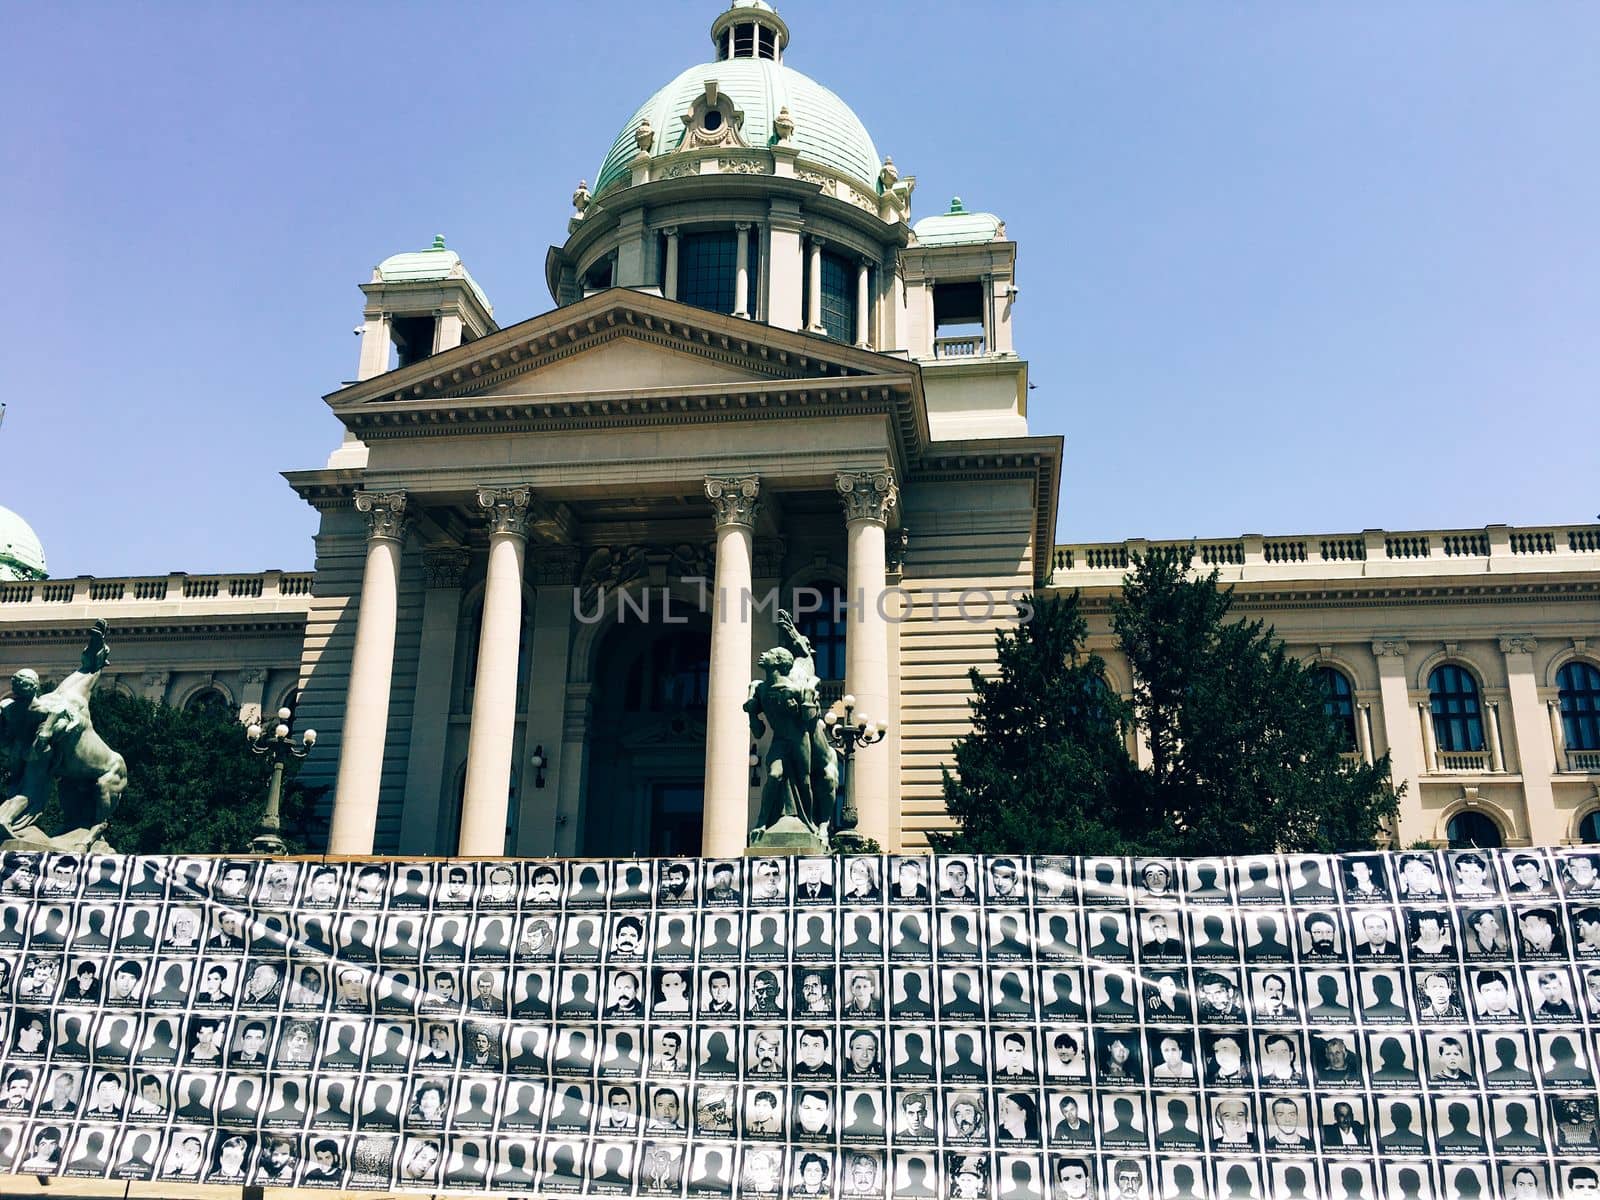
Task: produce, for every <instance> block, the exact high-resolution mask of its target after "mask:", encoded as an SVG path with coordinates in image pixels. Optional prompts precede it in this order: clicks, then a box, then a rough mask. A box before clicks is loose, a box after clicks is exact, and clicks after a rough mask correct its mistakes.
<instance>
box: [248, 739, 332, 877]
mask: <svg viewBox="0 0 1600 1200" xmlns="http://www.w3.org/2000/svg"><path fill="white" fill-rule="evenodd" d="M293 716H294V714H293V713H292V712H290V711H289V710H288V709H287V708H280V709H279V710H278V723H277V725H275V726H274V727H273V730H272V736H271V737H270V738H268V739H267V740H266V741H262V740H261V733H262V729H261V726H260V724H259V723H257V724H254V725H252V726H250V728H249V729H247V730H245V737H247V738H249V739H250V751H251V753H252V754H270V755H271V756H272V786H271V787H270V788H269V789H268V790H267V811H266V812H265V813H263V814H262V816H261V827H260V829H259V830H257V831H256V836H255V837H253V838H252V839H250V848H251V849H252V850H254V851H255V852H256V853H257V854H284V853H287V851H288V849H289V847H288V846H286V845H284V841H283V827H282V823H281V821H280V819H279V814H278V807H279V802H280V801H281V800H282V798H283V766H284V764H285V763H287V762H289V761H290V760H291V759H293V760H295V761H299V760H300V759H302V758H304V757H305V756H306V755H308V754H310V753H311V747H313V746H315V745H316V744H317V731H316V730H315V729H308V730H306V731H305V733H304V734H302V735H301V738H300V743H301V744H300V745H298V746H297V745H295V744H294V742H292V741H290V740H289V720H290V718H292V717H293Z"/></svg>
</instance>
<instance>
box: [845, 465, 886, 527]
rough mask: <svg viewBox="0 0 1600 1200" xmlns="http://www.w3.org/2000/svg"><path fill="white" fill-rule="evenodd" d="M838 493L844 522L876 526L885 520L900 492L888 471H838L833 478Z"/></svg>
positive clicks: (884, 522)
mask: <svg viewBox="0 0 1600 1200" xmlns="http://www.w3.org/2000/svg"><path fill="white" fill-rule="evenodd" d="M833 482H834V486H835V487H836V488H838V490H839V502H840V503H841V504H843V505H844V519H845V520H846V521H847V522H849V521H877V522H878V523H879V524H880V525H881V524H886V523H887V522H888V520H889V511H890V510H891V509H893V508H894V506H895V505H896V504H898V503H899V502H900V489H899V488H898V487H896V486H895V482H894V475H893V473H892V472H889V471H865V472H851V471H840V472H839V473H838V474H837V475H835V476H834V477H833Z"/></svg>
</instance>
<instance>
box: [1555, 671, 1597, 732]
mask: <svg viewBox="0 0 1600 1200" xmlns="http://www.w3.org/2000/svg"><path fill="white" fill-rule="evenodd" d="M1556 689H1557V692H1558V693H1559V696H1560V704H1561V736H1562V739H1563V740H1564V741H1565V742H1566V744H1567V749H1568V750H1600V667H1597V666H1595V665H1594V664H1593V663H1591V662H1584V661H1583V660H1582V659H1573V660H1572V661H1571V662H1569V663H1568V664H1567V665H1566V666H1564V667H1562V668H1561V670H1560V671H1558V672H1556Z"/></svg>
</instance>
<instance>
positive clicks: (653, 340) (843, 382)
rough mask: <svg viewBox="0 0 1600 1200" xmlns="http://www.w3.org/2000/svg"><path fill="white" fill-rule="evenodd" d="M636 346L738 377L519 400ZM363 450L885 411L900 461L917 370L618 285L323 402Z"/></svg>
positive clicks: (916, 449) (921, 418) (919, 406)
mask: <svg viewBox="0 0 1600 1200" xmlns="http://www.w3.org/2000/svg"><path fill="white" fill-rule="evenodd" d="M624 338H626V339H632V340H634V341H636V342H639V343H643V344H646V345H651V346H655V347H659V348H661V349H662V350H663V351H665V352H670V353H673V354H678V355H687V356H690V357H693V358H699V359H703V360H705V361H707V362H708V363H714V364H717V366H718V368H719V369H720V370H721V371H722V372H724V373H730V372H728V368H733V372H731V373H733V374H738V375H742V376H745V377H744V378H734V379H728V380H724V381H721V382H716V383H706V384H696V385H689V386H684V385H671V386H665V387H643V388H641V387H629V388H626V389H619V390H614V391H604V390H599V391H597V390H590V391H583V392H556V393H551V392H540V391H537V390H536V389H533V388H530V389H529V390H528V391H527V392H526V393H519V391H518V390H517V388H516V382H517V380H518V379H519V378H522V377H528V378H529V379H530V382H531V379H532V377H533V376H534V375H535V374H536V373H537V372H538V371H539V370H540V369H542V368H545V367H549V366H551V365H552V364H554V363H558V362H561V361H562V360H564V359H567V358H571V357H574V356H577V355H580V354H584V353H587V352H591V351H594V350H597V349H599V348H601V347H603V346H605V345H606V344H607V343H611V342H615V341H617V340H619V339H624ZM325 399H326V401H327V403H328V406H329V407H330V408H331V409H332V410H333V412H334V414H335V415H336V416H338V417H339V419H340V420H341V421H342V422H343V423H344V424H345V425H346V427H348V428H349V429H350V430H351V432H353V433H354V434H355V435H356V436H357V437H360V438H362V439H363V440H371V439H382V438H393V437H419V436H429V435H440V434H450V433H464V432H489V431H493V432H521V431H533V430H567V429H588V428H595V427H603V426H608V425H611V426H615V425H632V424H650V423H656V422H675V423H680V424H681V423H684V422H717V421H734V420H750V419H756V420H761V419H775V418H795V417H807V416H837V415H840V414H842V413H846V412H849V413H857V414H861V413H882V414H884V415H886V416H889V417H890V418H891V420H892V422H893V424H894V425H895V427H896V428H897V430H898V432H899V440H900V448H901V451H902V454H903V456H904V459H905V460H906V461H908V462H909V461H914V460H915V459H917V458H918V457H920V455H921V453H922V451H923V449H924V448H925V447H926V446H927V444H928V440H929V437H928V423H927V413H926V409H925V406H924V404H923V401H922V380H921V374H920V371H919V370H918V368H917V366H916V365H915V364H914V363H911V362H908V361H906V360H904V359H900V358H895V357H892V356H890V355H885V354H878V353H876V352H874V351H870V350H861V349H858V348H856V347H853V346H845V345H841V344H839V343H836V342H830V341H827V340H825V339H822V338H818V337H814V336H812V335H809V334H799V333H794V332H791V331H788V330H782V329H775V328H773V327H771V326H768V325H760V324H754V323H752V322H750V321H746V320H742V319H739V318H736V317H729V316H725V315H723V314H721V313H714V312H710V311H707V310H703V309H697V308H692V307H689V306H688V305H683V304H679V303H677V302H675V301H671V300H664V299H661V298H660V297H657V296H651V295H648V294H646V293H642V292H635V291H631V290H628V289H624V288H618V289H612V290H611V291H607V292H602V293H600V294H598V295H595V296H591V297H589V298H588V299H586V300H582V301H580V302H579V303H577V304H570V305H567V306H565V307H564V308H559V309H555V310H553V311H551V312H548V313H545V314H543V315H542V316H538V317H533V318H530V319H529V320H527V321H523V322H521V323H520V324H517V325H513V326H511V327H510V328H508V329H503V330H500V331H498V332H496V333H493V334H490V335H489V336H487V337H484V338H481V339H479V340H478V341H475V342H470V343H468V344H467V345H465V346H459V347H457V348H455V349H453V350H448V351H445V352H444V353H442V354H436V355H434V356H433V357H431V358H428V359H426V360H424V361H423V362H420V363H416V364H413V365H412V366H409V367H403V368H399V369H397V370H394V371H390V372H387V373H386V374H383V375H379V376H377V377H375V378H373V379H368V380H364V381H362V382H361V383H356V384H351V385H350V386H349V387H346V388H342V389H340V390H339V391H337V392H333V393H331V394H329V395H328V396H327V397H325Z"/></svg>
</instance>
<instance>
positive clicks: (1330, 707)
mask: <svg viewBox="0 0 1600 1200" xmlns="http://www.w3.org/2000/svg"><path fill="white" fill-rule="evenodd" d="M1317 678H1318V680H1319V681H1320V682H1321V684H1322V694H1323V700H1322V711H1323V712H1325V713H1327V714H1328V720H1329V721H1331V722H1333V724H1334V725H1335V726H1336V727H1337V728H1338V730H1339V741H1340V744H1341V745H1342V746H1343V747H1344V749H1346V750H1354V749H1355V748H1356V705H1355V696H1354V694H1353V693H1352V692H1351V690H1350V681H1349V680H1348V679H1346V678H1345V675H1344V672H1343V671H1336V670H1334V669H1333V668H1332V667H1319V668H1318V669H1317Z"/></svg>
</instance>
